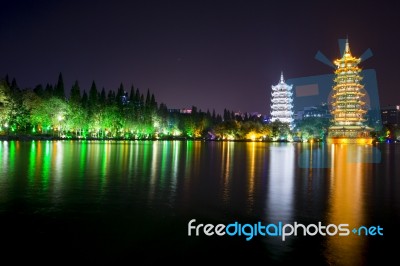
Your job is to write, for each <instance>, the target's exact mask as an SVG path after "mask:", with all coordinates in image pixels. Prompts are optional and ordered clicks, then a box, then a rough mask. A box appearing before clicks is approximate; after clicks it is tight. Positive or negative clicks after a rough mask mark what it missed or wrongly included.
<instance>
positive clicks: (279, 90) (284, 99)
mask: <svg viewBox="0 0 400 266" xmlns="http://www.w3.org/2000/svg"><path fill="white" fill-rule="evenodd" d="M271 87H272V93H271V96H272V98H271V121H272V122H274V121H277V120H279V121H281V122H283V123H289V125H290V127H292V123H293V105H292V102H293V98H292V96H293V93H292V87H293V85H288V84H286V83H285V80H284V78H283V73H281V80H280V81H279V83H278V84H277V85H275V86H274V85H272V86H271Z"/></svg>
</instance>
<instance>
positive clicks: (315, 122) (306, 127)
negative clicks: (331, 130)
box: [296, 117, 330, 141]
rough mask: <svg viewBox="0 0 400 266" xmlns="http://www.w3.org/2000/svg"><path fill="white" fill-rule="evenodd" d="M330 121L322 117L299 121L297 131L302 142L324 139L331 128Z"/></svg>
mask: <svg viewBox="0 0 400 266" xmlns="http://www.w3.org/2000/svg"><path fill="white" fill-rule="evenodd" d="M329 123H330V122H329V119H327V118H320V117H308V118H304V119H303V120H301V121H299V122H298V123H297V125H296V130H297V131H298V132H299V137H301V138H302V140H304V141H305V140H309V139H324V138H325V136H326V132H327V130H328V127H329Z"/></svg>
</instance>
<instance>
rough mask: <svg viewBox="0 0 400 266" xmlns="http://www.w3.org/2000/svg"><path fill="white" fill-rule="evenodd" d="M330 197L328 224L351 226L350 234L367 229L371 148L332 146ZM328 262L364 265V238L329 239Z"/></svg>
mask: <svg viewBox="0 0 400 266" xmlns="http://www.w3.org/2000/svg"><path fill="white" fill-rule="evenodd" d="M329 148H330V157H331V158H330V159H331V165H332V168H331V169H330V193H329V207H328V213H327V223H328V224H330V223H332V224H336V225H338V224H349V225H350V228H349V229H350V230H352V229H353V228H358V227H359V226H361V225H366V217H365V207H364V202H365V201H367V199H366V198H365V191H366V190H368V188H366V187H365V186H366V182H365V180H366V179H368V177H369V175H370V173H371V169H372V168H371V167H372V165H371V164H369V163H364V162H366V161H368V157H370V156H371V154H372V150H373V147H372V146H361V145H340V144H336V145H335V144H332V145H331V146H330V147H329ZM326 239H327V249H326V252H325V253H326V258H327V261H328V262H329V263H330V264H340V265H344V264H346V265H363V264H365V263H366V261H365V260H364V254H363V253H364V252H365V250H366V249H365V245H366V243H367V241H366V239H365V237H362V236H358V235H354V234H353V233H352V232H350V235H349V236H332V237H327V238H326Z"/></svg>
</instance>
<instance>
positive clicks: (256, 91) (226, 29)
mask: <svg viewBox="0 0 400 266" xmlns="http://www.w3.org/2000/svg"><path fill="white" fill-rule="evenodd" d="M2 2H3V3H1V9H0V58H1V60H0V77H4V76H5V75H6V74H8V75H9V76H10V77H11V78H12V77H15V78H16V80H17V82H18V85H19V86H20V87H22V88H26V87H31V88H33V87H34V86H35V85H37V84H39V83H42V84H44V85H45V84H46V83H52V84H54V83H56V81H57V77H58V73H59V72H62V74H63V77H64V82H65V86H66V91H67V93H69V90H70V88H71V86H72V83H73V82H74V81H75V80H78V81H79V83H80V86H81V89H82V90H83V89H86V91H88V90H89V88H90V84H91V82H92V80H95V81H96V84H97V86H98V88H99V89H101V88H102V87H104V88H106V90H110V89H116V88H117V87H118V86H119V84H120V83H121V82H122V83H123V84H124V86H125V88H126V89H129V88H130V86H131V85H133V86H134V87H135V88H136V87H138V88H139V89H140V90H141V92H143V93H145V92H146V90H147V89H150V91H151V92H153V93H154V94H155V96H156V100H157V101H158V102H159V103H160V102H164V103H165V104H167V106H168V107H169V108H186V107H191V106H192V105H195V106H197V107H198V108H200V109H202V110H204V111H206V110H207V109H210V111H212V109H214V108H215V110H216V111H217V112H219V113H221V112H222V111H223V109H224V108H228V109H229V110H233V111H243V112H245V111H246V112H260V113H266V112H267V110H269V107H268V106H269V95H270V89H271V85H273V84H274V85H275V84H276V83H278V81H279V77H280V72H281V71H283V72H284V75H285V78H286V79H289V78H297V77H302V76H311V75H319V74H327V73H331V72H332V69H331V68H329V67H328V66H326V65H324V64H322V63H320V62H319V61H317V60H315V59H314V56H315V54H316V53H317V51H318V50H320V51H321V52H323V53H324V54H325V55H326V56H327V57H328V58H329V59H330V60H333V59H335V58H337V57H338V56H339V49H338V43H337V40H338V39H340V38H345V37H346V35H348V36H349V40H350V46H351V50H352V53H353V55H355V56H360V55H361V54H362V53H363V52H364V51H365V50H367V49H368V48H370V49H371V50H372V52H373V54H374V56H373V57H372V58H370V59H368V60H367V61H366V62H365V63H364V64H362V65H361V67H363V68H365V69H367V68H374V69H376V72H377V76H378V88H379V93H380V100H381V105H387V104H400V93H398V91H399V89H398V83H399V82H398V81H397V77H398V76H399V64H400V60H399V59H400V58H399V57H400V56H399V53H398V48H399V47H400V45H399V44H400V30H399V29H398V25H400V16H399V15H398V13H397V12H398V10H399V6H394V5H393V4H385V5H384V4H383V1H379V2H376V1H371V2H366V1H357V2H355V3H349V2H348V1H344V2H340V1H334V2H324V1H322V2H321V3H318V2H317V3H313V4H311V3H309V4H304V1H297V2H301V3H302V4H300V3H297V4H290V3H287V2H285V1H180V2H178V1H137V2H135V1H125V2H126V3H125V2H122V1H107V2H108V3H106V1H71V0H70V1H66V0H59V1H40V0H38V1H18V0H17V1H2ZM4 2H5V3H4ZM81 2H84V3H81ZM128 2H132V3H129V4H128ZM270 2H271V3H270ZM274 2H275V3H274ZM327 5H330V6H329V7H328V6H327ZM396 5H399V4H396Z"/></svg>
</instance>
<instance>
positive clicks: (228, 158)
mask: <svg viewBox="0 0 400 266" xmlns="http://www.w3.org/2000/svg"><path fill="white" fill-rule="evenodd" d="M221 145H222V160H221V161H222V167H221V171H222V174H221V176H222V186H221V187H222V200H223V202H224V203H225V204H227V203H228V202H229V200H230V179H231V176H232V170H233V151H234V147H235V146H234V143H233V142H226V141H223V142H222V144H221Z"/></svg>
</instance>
